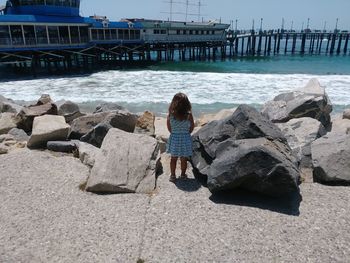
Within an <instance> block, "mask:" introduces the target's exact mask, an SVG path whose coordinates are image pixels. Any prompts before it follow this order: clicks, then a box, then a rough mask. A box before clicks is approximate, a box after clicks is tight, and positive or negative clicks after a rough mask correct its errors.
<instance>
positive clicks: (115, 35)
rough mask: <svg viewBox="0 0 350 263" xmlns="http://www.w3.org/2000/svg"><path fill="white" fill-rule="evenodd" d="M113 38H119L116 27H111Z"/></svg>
mask: <svg viewBox="0 0 350 263" xmlns="http://www.w3.org/2000/svg"><path fill="white" fill-rule="evenodd" d="M111 39H118V36H117V30H116V29H111Z"/></svg>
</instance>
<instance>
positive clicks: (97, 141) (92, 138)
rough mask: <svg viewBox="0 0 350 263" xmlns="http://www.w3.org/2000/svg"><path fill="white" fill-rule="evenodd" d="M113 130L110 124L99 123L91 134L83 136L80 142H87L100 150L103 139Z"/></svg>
mask: <svg viewBox="0 0 350 263" xmlns="http://www.w3.org/2000/svg"><path fill="white" fill-rule="evenodd" d="M112 128H113V127H112V125H110V124H109V123H99V124H97V125H96V126H95V127H94V128H93V129H92V130H91V131H90V132H89V133H87V134H85V135H84V136H82V137H81V138H80V140H81V141H82V142H87V143H90V144H92V145H93V146H95V147H98V148H100V147H101V145H102V142H103V139H104V138H105V136H106V135H107V133H108V131H109V130H110V129H112Z"/></svg>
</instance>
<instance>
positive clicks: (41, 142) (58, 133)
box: [27, 115, 70, 148]
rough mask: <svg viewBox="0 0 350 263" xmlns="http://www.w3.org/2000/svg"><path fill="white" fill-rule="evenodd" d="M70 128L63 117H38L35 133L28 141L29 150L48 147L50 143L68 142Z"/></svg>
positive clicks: (34, 123) (35, 121)
mask: <svg viewBox="0 0 350 263" xmlns="http://www.w3.org/2000/svg"><path fill="white" fill-rule="evenodd" d="M69 129H70V126H69V125H68V124H67V123H66V121H65V119H64V117H63V116H55V115H44V116H40V117H36V118H35V119H34V122H33V132H32V135H31V136H30V138H29V141H28V144H27V146H28V148H40V147H46V144H47V142H48V141H60V140H66V139H67V137H68V134H69Z"/></svg>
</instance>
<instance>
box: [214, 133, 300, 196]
mask: <svg viewBox="0 0 350 263" xmlns="http://www.w3.org/2000/svg"><path fill="white" fill-rule="evenodd" d="M288 155H290V152H289V149H288V146H287V145H285V144H283V143H281V142H278V141H270V140H268V139H266V138H257V139H243V140H235V139H227V140H225V141H224V142H222V143H221V144H219V145H218V149H217V151H216V158H215V160H214V161H213V163H212V164H211V165H210V167H208V189H209V190H210V191H211V192H212V193H216V192H219V191H226V190H232V189H235V188H237V187H239V188H242V189H247V190H249V191H254V192H259V193H262V194H266V195H269V196H280V195H284V194H287V193H291V192H295V191H297V190H298V183H299V176H300V175H299V171H298V169H297V167H296V166H295V164H294V162H293V159H292V158H288ZM286 156H287V157H286ZM290 156H291V155H290Z"/></svg>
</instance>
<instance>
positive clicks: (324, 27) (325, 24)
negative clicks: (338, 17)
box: [323, 21, 327, 32]
mask: <svg viewBox="0 0 350 263" xmlns="http://www.w3.org/2000/svg"><path fill="white" fill-rule="evenodd" d="M326 26H327V21H324V25H323V32H326Z"/></svg>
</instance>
